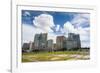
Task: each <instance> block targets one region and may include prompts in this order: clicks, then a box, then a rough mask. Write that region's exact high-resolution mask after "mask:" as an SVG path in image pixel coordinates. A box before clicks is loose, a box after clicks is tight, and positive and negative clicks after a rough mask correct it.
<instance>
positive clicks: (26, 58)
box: [22, 51, 90, 62]
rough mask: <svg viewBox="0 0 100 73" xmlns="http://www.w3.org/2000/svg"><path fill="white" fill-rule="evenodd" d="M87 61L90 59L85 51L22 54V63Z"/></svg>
mask: <svg viewBox="0 0 100 73" xmlns="http://www.w3.org/2000/svg"><path fill="white" fill-rule="evenodd" d="M87 59H90V56H89V52H85V51H58V52H37V53H36V52H31V53H22V62H38V61H63V60H87Z"/></svg>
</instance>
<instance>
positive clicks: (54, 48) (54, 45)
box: [53, 43, 57, 51]
mask: <svg viewBox="0 0 100 73" xmlns="http://www.w3.org/2000/svg"><path fill="white" fill-rule="evenodd" d="M53 51H57V44H56V43H54V44H53Z"/></svg>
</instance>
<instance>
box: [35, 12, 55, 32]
mask: <svg viewBox="0 0 100 73" xmlns="http://www.w3.org/2000/svg"><path fill="white" fill-rule="evenodd" d="M33 23H34V25H35V26H36V27H37V28H40V29H42V30H44V31H45V32H52V29H51V27H53V26H55V25H54V22H53V16H51V15H49V14H40V15H39V16H36V17H34V20H33Z"/></svg>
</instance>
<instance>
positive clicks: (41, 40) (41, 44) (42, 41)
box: [34, 33, 47, 50]
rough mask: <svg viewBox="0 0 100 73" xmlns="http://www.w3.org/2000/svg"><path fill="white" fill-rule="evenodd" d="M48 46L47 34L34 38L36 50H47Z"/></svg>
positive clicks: (37, 35)
mask: <svg viewBox="0 0 100 73" xmlns="http://www.w3.org/2000/svg"><path fill="white" fill-rule="evenodd" d="M46 45H47V33H41V34H36V35H35V37H34V48H35V50H45V49H46V47H47V46H46Z"/></svg>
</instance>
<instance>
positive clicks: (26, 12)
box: [23, 11, 31, 16]
mask: <svg viewBox="0 0 100 73" xmlns="http://www.w3.org/2000/svg"><path fill="white" fill-rule="evenodd" d="M23 15H24V16H30V15H31V14H30V13H29V12H28V11H25V12H24V13H23Z"/></svg>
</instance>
